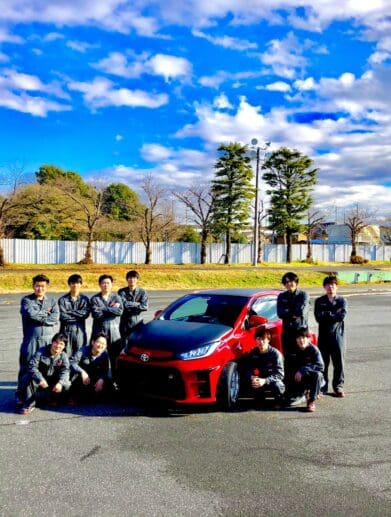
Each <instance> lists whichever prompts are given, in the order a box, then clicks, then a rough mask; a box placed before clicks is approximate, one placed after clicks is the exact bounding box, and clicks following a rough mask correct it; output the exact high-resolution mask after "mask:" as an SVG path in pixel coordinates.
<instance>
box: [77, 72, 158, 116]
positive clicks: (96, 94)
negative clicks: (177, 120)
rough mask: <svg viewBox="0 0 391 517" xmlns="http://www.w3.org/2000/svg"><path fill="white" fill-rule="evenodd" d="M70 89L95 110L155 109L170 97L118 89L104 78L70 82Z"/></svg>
mask: <svg viewBox="0 0 391 517" xmlns="http://www.w3.org/2000/svg"><path fill="white" fill-rule="evenodd" d="M68 88H69V89H70V90H74V91H79V92H81V93H82V94H83V98H84V102H85V104H86V105H87V106H90V107H91V108H92V109H93V110H95V109H98V108H105V107H108V106H127V107H132V108H136V107H143V108H152V109H154V108H159V107H160V106H163V105H164V104H167V102H168V96H167V95H166V94H165V93H161V94H153V93H148V92H145V91H142V90H129V89H127V88H117V87H116V86H115V84H114V83H113V82H111V81H109V80H108V79H106V78H104V77H96V78H95V79H94V80H93V81H92V82H89V83H87V82H77V81H70V82H69V84H68Z"/></svg>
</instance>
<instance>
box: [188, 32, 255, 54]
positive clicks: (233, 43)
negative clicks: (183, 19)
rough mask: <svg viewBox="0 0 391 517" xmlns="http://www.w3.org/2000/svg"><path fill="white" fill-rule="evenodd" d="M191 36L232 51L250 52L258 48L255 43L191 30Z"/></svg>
mask: <svg viewBox="0 0 391 517" xmlns="http://www.w3.org/2000/svg"><path fill="white" fill-rule="evenodd" d="M192 34H193V36H195V37H197V38H203V39H206V40H207V41H209V43H212V45H217V46H220V47H224V48H229V49H233V50H240V51H241V50H250V49H256V48H258V45H257V44H256V43H252V42H251V41H248V40H245V39H239V38H233V37H231V36H226V35H225V36H210V35H209V34H206V33H205V32H202V31H199V30H193V32H192Z"/></svg>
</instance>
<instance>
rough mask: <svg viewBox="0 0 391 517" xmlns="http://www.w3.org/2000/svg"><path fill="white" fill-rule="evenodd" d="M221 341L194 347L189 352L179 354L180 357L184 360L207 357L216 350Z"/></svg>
mask: <svg viewBox="0 0 391 517" xmlns="http://www.w3.org/2000/svg"><path fill="white" fill-rule="evenodd" d="M220 343H221V341H213V343H208V344H207V345H203V346H200V347H198V348H194V349H193V350H189V351H188V352H182V353H181V354H178V357H179V359H183V360H184V361H187V360H188V359H199V358H200V357H206V356H208V355H210V354H211V353H212V352H214V351H215V350H216V347H217V346H218V345H219V344H220Z"/></svg>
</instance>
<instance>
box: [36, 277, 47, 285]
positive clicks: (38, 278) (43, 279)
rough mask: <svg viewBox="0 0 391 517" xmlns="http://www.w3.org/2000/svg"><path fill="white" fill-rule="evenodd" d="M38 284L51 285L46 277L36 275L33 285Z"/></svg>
mask: <svg viewBox="0 0 391 517" xmlns="http://www.w3.org/2000/svg"><path fill="white" fill-rule="evenodd" d="M36 282H46V283H47V284H50V280H49V278H48V277H47V276H46V275H35V276H34V277H33V285H34V284H35V283H36Z"/></svg>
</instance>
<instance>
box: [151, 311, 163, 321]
mask: <svg viewBox="0 0 391 517" xmlns="http://www.w3.org/2000/svg"><path fill="white" fill-rule="evenodd" d="M162 313H163V309H159V310H158V311H155V313H154V315H153V319H154V320H158V319H159V317H160V315H161V314H162Z"/></svg>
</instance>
